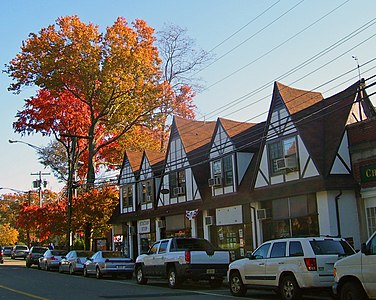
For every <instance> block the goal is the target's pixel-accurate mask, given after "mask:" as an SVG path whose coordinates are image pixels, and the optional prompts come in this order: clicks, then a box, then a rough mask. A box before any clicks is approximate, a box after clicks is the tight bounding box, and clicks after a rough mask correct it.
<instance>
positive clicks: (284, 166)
mask: <svg viewBox="0 0 376 300" xmlns="http://www.w3.org/2000/svg"><path fill="white" fill-rule="evenodd" d="M268 149H269V158H270V167H271V171H272V174H280V173H284V172H288V171H295V170H297V168H298V160H297V149H296V138H295V137H290V138H287V139H284V140H279V141H277V142H274V143H271V144H269V146H268Z"/></svg>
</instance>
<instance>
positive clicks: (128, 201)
mask: <svg viewBox="0 0 376 300" xmlns="http://www.w3.org/2000/svg"><path fill="white" fill-rule="evenodd" d="M121 192H122V204H123V205H122V208H123V209H126V208H129V207H132V206H133V188H132V185H127V186H122V188H121Z"/></svg>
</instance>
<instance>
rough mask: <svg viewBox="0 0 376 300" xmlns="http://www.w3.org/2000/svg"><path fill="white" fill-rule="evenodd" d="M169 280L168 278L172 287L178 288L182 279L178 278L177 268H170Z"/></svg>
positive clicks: (169, 285)
mask: <svg viewBox="0 0 376 300" xmlns="http://www.w3.org/2000/svg"><path fill="white" fill-rule="evenodd" d="M167 280H168V287H169V288H171V289H176V288H177V287H179V285H180V279H179V278H178V276H177V274H176V270H175V268H173V267H172V268H170V269H169V270H168V275H167Z"/></svg>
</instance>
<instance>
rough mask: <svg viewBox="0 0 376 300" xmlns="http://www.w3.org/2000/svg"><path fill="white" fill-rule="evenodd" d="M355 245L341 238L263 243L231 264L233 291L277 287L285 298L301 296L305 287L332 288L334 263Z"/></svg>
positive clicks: (238, 293) (230, 280) (348, 252)
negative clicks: (251, 252)
mask: <svg viewBox="0 0 376 300" xmlns="http://www.w3.org/2000/svg"><path fill="white" fill-rule="evenodd" d="M354 253H355V252H354V249H353V248H352V247H351V246H350V245H349V244H348V243H347V242H346V241H345V240H344V239H341V238H331V237H306V238H284V239H278V240H272V241H268V242H265V243H263V244H262V245H261V246H260V247H258V248H257V249H256V250H255V251H254V252H253V254H252V255H251V256H250V257H249V258H243V259H240V260H237V261H234V262H232V263H231V264H230V266H229V269H228V272H227V278H228V281H229V285H230V291H231V294H232V295H234V296H244V295H245V294H246V292H247V288H253V289H273V290H275V291H277V292H279V293H280V295H281V297H282V299H289V300H292V299H300V296H301V293H302V289H310V288H328V291H330V288H331V286H332V285H333V283H334V277H333V266H334V263H335V262H336V261H337V260H338V259H340V258H342V257H344V256H347V255H352V254H354Z"/></svg>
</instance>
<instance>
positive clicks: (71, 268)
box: [69, 264, 74, 275]
mask: <svg viewBox="0 0 376 300" xmlns="http://www.w3.org/2000/svg"><path fill="white" fill-rule="evenodd" d="M69 275H74V267H73V265H72V264H70V265H69Z"/></svg>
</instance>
